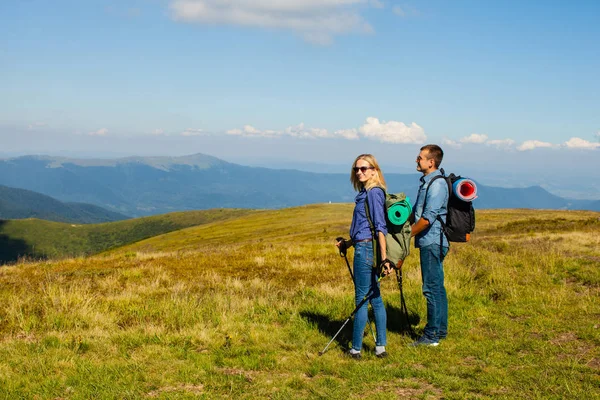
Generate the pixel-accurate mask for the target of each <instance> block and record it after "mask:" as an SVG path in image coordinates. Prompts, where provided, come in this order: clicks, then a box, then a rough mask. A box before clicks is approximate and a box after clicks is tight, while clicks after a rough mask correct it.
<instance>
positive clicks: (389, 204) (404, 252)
mask: <svg viewBox="0 0 600 400" xmlns="http://www.w3.org/2000/svg"><path fill="white" fill-rule="evenodd" d="M375 187H377V188H379V189H381V190H383V193H384V194H385V222H386V228H387V231H388V233H387V235H386V236H385V243H386V246H385V249H386V253H387V258H388V259H389V260H392V261H393V262H394V263H396V262H397V261H399V260H404V259H405V258H406V257H408V255H409V254H410V222H409V217H410V215H411V214H412V207H411V205H410V199H409V198H408V197H406V195H405V194H404V193H387V192H386V191H385V190H384V189H383V188H382V187H379V186H375ZM371 189H374V188H371ZM371 189H369V190H371ZM365 210H366V213H367V220H368V221H369V227H370V228H371V235H372V236H373V241H376V240H377V236H376V232H375V226H374V225H373V221H372V220H371V215H370V213H369V197H368V196H367V197H366V198H365ZM377 250H378V247H377V246H375V243H373V252H374V253H376V254H377ZM373 260H374V261H375V260H377V265H379V262H381V260H379V257H375V258H374V259H373Z"/></svg>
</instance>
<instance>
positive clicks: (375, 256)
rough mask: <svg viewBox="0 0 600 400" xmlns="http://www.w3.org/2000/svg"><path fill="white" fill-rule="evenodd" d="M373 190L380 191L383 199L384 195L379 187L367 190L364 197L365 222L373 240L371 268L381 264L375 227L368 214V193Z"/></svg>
mask: <svg viewBox="0 0 600 400" xmlns="http://www.w3.org/2000/svg"><path fill="white" fill-rule="evenodd" d="M375 188H378V189H381V191H382V192H383V196H384V197H385V195H386V192H385V189H384V188H382V187H381V186H373V187H372V188H371V189H369V190H367V193H366V196H365V212H366V214H367V221H369V228H370V229H371V237H372V238H373V267H375V266H378V265H379V264H380V263H381V260H380V259H381V254H380V252H379V246H378V240H377V239H378V238H377V232H375V225H374V224H373V220H372V219H371V213H370V212H369V191H370V190H372V189H375ZM384 206H385V204H384Z"/></svg>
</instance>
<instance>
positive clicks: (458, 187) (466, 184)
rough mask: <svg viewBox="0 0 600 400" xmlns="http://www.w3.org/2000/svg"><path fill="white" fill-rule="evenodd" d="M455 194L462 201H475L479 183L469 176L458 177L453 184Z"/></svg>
mask: <svg viewBox="0 0 600 400" xmlns="http://www.w3.org/2000/svg"><path fill="white" fill-rule="evenodd" d="M452 191H453V192H454V195H455V196H456V197H458V198H459V199H461V200H462V201H467V202H469V201H473V200H475V199H476V198H477V185H476V184H475V182H473V180H471V179H468V178H461V179H458V180H457V181H456V182H454V183H453V184H452Z"/></svg>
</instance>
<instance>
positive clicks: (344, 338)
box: [300, 311, 352, 350]
mask: <svg viewBox="0 0 600 400" xmlns="http://www.w3.org/2000/svg"><path fill="white" fill-rule="evenodd" d="M300 316H301V317H302V318H304V319H305V320H306V321H308V322H310V323H312V324H314V325H316V326H317V328H318V329H319V331H320V332H321V333H322V334H324V335H325V336H327V337H329V339H327V341H329V340H331V338H332V337H333V335H335V334H336V333H337V331H338V330H339V329H340V328H341V327H342V325H343V324H344V322H345V321H346V320H345V319H344V320H331V319H330V318H329V317H328V316H327V315H325V314H319V313H316V312H313V311H300ZM335 342H337V344H338V346H341V347H342V348H343V349H344V350H348V349H349V344H350V343H351V342H352V320H350V321H348V323H347V324H346V326H344V329H342V331H341V332H340V333H339V335H337V337H336V338H335ZM326 344H327V342H324V343H323V347H325V345H326Z"/></svg>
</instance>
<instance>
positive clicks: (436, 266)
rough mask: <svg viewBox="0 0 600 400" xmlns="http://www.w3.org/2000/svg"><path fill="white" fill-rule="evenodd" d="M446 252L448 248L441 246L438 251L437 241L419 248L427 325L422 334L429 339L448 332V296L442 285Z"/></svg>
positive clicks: (436, 338)
mask: <svg viewBox="0 0 600 400" xmlns="http://www.w3.org/2000/svg"><path fill="white" fill-rule="evenodd" d="M440 253H441V254H440ZM446 253H448V248H447V247H442V248H441V252H440V245H439V244H437V243H434V244H430V245H428V246H424V247H421V249H420V258H421V277H422V278H423V295H424V296H425V299H427V325H425V329H424V331H423V336H425V337H427V338H428V339H431V340H438V339H440V338H445V337H446V335H447V334H448V298H447V296H446V288H445V287H444V258H445V257H446ZM440 255H441V258H440Z"/></svg>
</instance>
